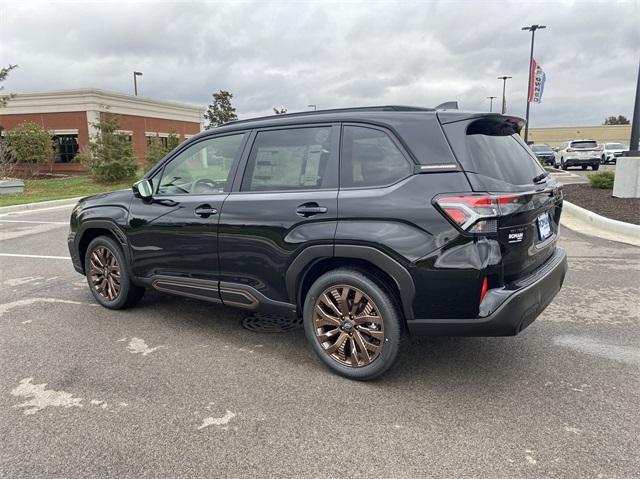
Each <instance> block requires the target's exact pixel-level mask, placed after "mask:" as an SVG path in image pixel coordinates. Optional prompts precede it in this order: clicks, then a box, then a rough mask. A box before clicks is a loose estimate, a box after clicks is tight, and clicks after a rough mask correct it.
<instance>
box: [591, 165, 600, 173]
mask: <svg viewBox="0 0 640 479" xmlns="http://www.w3.org/2000/svg"><path fill="white" fill-rule="evenodd" d="M591 169H592V170H593V171H598V170H599V169H600V165H598V164H597V163H596V164H594V165H591Z"/></svg>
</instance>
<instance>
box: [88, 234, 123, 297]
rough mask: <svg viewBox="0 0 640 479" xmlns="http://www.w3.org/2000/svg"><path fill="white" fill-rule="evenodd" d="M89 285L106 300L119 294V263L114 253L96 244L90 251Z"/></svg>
mask: <svg viewBox="0 0 640 479" xmlns="http://www.w3.org/2000/svg"><path fill="white" fill-rule="evenodd" d="M89 275H90V277H91V285H92V286H93V288H94V289H95V290H96V292H97V293H98V294H99V295H100V296H102V297H103V298H105V299H106V300H108V301H113V300H115V299H116V298H117V297H118V295H119V294H120V265H119V264H118V260H117V258H116V255H114V254H113V252H112V251H111V250H110V249H109V248H107V247H105V246H98V247H97V248H96V249H94V250H93V252H92V253H91V260H90V266H89Z"/></svg>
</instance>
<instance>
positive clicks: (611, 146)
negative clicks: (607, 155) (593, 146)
mask: <svg viewBox="0 0 640 479" xmlns="http://www.w3.org/2000/svg"><path fill="white" fill-rule="evenodd" d="M607 148H609V149H610V150H624V148H625V146H624V145H623V144H622V143H607Z"/></svg>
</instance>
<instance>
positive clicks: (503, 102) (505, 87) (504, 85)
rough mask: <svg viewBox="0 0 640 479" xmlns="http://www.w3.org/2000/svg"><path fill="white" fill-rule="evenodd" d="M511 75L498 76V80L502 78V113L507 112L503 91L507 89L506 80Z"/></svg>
mask: <svg viewBox="0 0 640 479" xmlns="http://www.w3.org/2000/svg"><path fill="white" fill-rule="evenodd" d="M510 78H513V77H507V76H502V77H498V80H502V110H501V111H502V114H503V115H504V114H505V113H506V112H507V97H506V96H505V93H506V91H507V80H509V79H510Z"/></svg>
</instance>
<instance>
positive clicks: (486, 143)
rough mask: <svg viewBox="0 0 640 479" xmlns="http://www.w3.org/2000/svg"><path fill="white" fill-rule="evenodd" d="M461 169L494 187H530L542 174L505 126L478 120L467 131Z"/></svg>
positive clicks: (509, 129)
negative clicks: (488, 179)
mask: <svg viewBox="0 0 640 479" xmlns="http://www.w3.org/2000/svg"><path fill="white" fill-rule="evenodd" d="M466 147H467V154H466V155H463V156H462V160H463V162H464V165H463V166H464V169H465V170H466V171H470V172H473V173H476V174H478V175H482V176H486V177H488V178H491V179H492V180H494V181H492V182H491V184H492V185H495V186H494V187H505V190H506V191H509V188H508V186H509V185H531V184H533V178H534V177H536V176H538V175H539V174H540V173H543V172H544V170H543V169H542V167H541V166H540V163H539V162H538V160H537V159H536V157H535V155H534V154H533V152H532V151H531V150H530V149H529V147H528V146H527V145H525V143H524V142H523V141H522V138H521V137H520V135H519V134H518V133H517V132H516V130H515V129H514V127H513V126H512V125H510V124H509V123H503V122H494V121H492V120H479V121H476V122H473V123H471V124H470V125H469V127H468V128H467V141H466Z"/></svg>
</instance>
